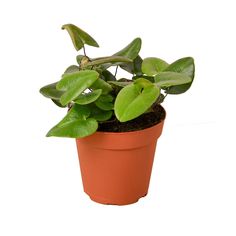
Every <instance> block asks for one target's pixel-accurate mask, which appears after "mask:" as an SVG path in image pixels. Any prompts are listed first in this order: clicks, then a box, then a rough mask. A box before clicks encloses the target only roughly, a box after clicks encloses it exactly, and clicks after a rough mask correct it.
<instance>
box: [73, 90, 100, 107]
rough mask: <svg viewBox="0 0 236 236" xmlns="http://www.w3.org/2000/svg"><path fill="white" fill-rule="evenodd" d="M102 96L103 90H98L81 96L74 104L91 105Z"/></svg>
mask: <svg viewBox="0 0 236 236" xmlns="http://www.w3.org/2000/svg"><path fill="white" fill-rule="evenodd" d="M101 94H102V90H101V89H97V90H94V91H92V92H89V93H85V94H80V95H79V97H78V98H77V99H76V100H74V102H75V103H76V104H80V105H85V104H89V103H92V102H94V101H96V100H97V99H98V98H99V96H100V95H101Z"/></svg>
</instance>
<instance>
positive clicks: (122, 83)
mask: <svg viewBox="0 0 236 236" xmlns="http://www.w3.org/2000/svg"><path fill="white" fill-rule="evenodd" d="M108 83H109V84H114V85H115V86H118V87H122V88H123V87H125V86H127V85H129V84H131V83H133V82H132V81H130V82H122V81H120V82H119V81H108Z"/></svg>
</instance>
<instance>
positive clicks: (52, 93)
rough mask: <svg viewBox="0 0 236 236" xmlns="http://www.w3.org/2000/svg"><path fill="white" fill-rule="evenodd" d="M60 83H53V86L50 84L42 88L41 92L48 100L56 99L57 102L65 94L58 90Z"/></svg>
mask: <svg viewBox="0 0 236 236" xmlns="http://www.w3.org/2000/svg"><path fill="white" fill-rule="evenodd" d="M57 83H58V82H56V83H52V84H48V85H46V86H44V87H42V88H41V89H40V90H39V92H40V93H41V94H42V95H43V96H45V97H47V98H51V99H55V100H59V99H60V98H61V96H62V95H63V94H64V92H63V91H59V90H57V89H56V85H57Z"/></svg>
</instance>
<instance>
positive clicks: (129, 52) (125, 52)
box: [114, 38, 142, 60]
mask: <svg viewBox="0 0 236 236" xmlns="http://www.w3.org/2000/svg"><path fill="white" fill-rule="evenodd" d="M141 45H142V40H141V39H140V38H135V39H134V40H133V41H132V42H131V43H130V44H129V45H127V46H126V47H125V48H123V49H122V50H120V51H119V52H117V53H115V54H114V56H122V57H128V58H129V59H131V60H134V59H135V58H136V57H137V56H138V54H139V51H140V49H141Z"/></svg>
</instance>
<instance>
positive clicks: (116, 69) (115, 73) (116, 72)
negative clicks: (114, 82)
mask: <svg viewBox="0 0 236 236" xmlns="http://www.w3.org/2000/svg"><path fill="white" fill-rule="evenodd" d="M117 71H118V66H116V71H115V77H116V75H117Z"/></svg>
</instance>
